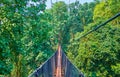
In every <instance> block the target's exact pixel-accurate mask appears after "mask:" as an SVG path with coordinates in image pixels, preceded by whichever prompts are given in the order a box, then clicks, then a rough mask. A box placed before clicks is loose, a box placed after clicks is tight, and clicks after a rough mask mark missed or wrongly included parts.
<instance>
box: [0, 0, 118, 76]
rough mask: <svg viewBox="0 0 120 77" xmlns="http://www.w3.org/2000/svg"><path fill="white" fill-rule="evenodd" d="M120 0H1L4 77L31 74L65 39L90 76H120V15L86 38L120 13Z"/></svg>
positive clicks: (70, 54)
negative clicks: (51, 1)
mask: <svg viewBox="0 0 120 77" xmlns="http://www.w3.org/2000/svg"><path fill="white" fill-rule="evenodd" d="M119 5H120V0H94V1H93V2H89V3H87V2H86V3H84V4H81V3H79V1H78V2H77V1H76V2H73V3H70V4H66V3H65V2H64V1H58V2H56V3H54V4H53V5H52V7H51V8H49V9H46V0H1V1H0V77H27V76H28V75H29V74H30V73H32V72H33V71H34V70H35V69H36V68H37V67H39V66H40V65H41V64H42V63H44V62H45V61H46V60H47V59H48V58H49V57H50V56H51V55H52V54H53V53H54V52H55V51H56V49H57V45H58V43H59V42H60V43H61V45H62V48H63V50H64V51H65V53H66V55H67V56H68V58H69V59H70V61H71V62H72V63H73V64H74V65H76V66H77V67H78V69H79V70H81V71H82V72H83V73H84V75H85V76H86V77H118V76H120V47H119V46H120V17H118V18H116V19H115V20H113V21H112V22H110V23H108V24H107V25H105V26H104V27H101V28H100V29H99V30H97V31H95V32H93V33H91V34H89V35H88V36H86V37H83V38H81V39H80V36H82V35H83V34H84V33H86V32H87V31H89V30H91V29H92V28H94V27H96V26H97V25H98V24H100V23H101V22H104V21H106V20H107V19H109V18H110V17H112V16H114V15H115V14H116V13H119V12H120V6H119Z"/></svg>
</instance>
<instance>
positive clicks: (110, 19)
mask: <svg viewBox="0 0 120 77" xmlns="http://www.w3.org/2000/svg"><path fill="white" fill-rule="evenodd" d="M119 16H120V12H119V13H118V14H116V15H115V16H113V17H111V18H109V19H108V20H107V21H105V22H103V23H101V24H100V25H98V26H96V27H95V28H93V29H92V30H89V31H88V32H87V33H85V34H83V35H82V36H81V37H80V38H79V39H81V38H83V37H86V36H87V35H88V34H90V33H92V32H94V31H96V30H97V29H99V28H100V27H102V26H105V25H106V24H107V23H108V22H111V21H112V20H114V19H116V18H117V17H119Z"/></svg>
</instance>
